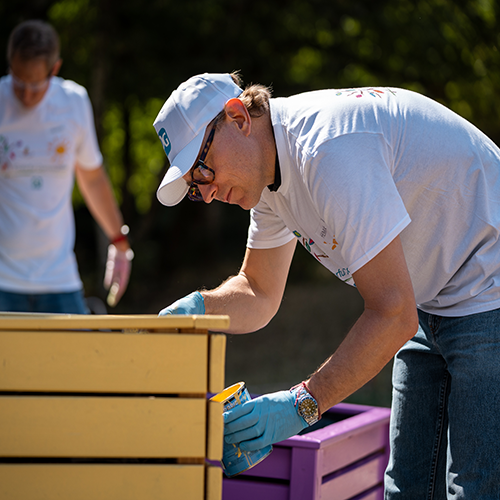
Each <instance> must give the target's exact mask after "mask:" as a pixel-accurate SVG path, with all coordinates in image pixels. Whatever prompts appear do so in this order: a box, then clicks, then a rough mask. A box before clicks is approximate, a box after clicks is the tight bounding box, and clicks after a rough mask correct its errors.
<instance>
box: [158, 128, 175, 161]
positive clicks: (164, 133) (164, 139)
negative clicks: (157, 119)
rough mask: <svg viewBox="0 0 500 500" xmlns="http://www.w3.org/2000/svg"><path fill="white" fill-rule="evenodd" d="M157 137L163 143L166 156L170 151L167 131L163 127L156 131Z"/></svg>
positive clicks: (170, 145) (170, 146)
mask: <svg viewBox="0 0 500 500" xmlns="http://www.w3.org/2000/svg"><path fill="white" fill-rule="evenodd" d="M158 137H159V138H160V141H161V143H162V144H163V149H164V150H165V154H166V155H167V156H168V153H170V150H171V149H172V144H171V143H170V139H169V138H168V135H167V131H166V130H165V129H164V128H163V127H162V128H161V129H160V130H159V131H158Z"/></svg>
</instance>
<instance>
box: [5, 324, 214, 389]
mask: <svg viewBox="0 0 500 500" xmlns="http://www.w3.org/2000/svg"><path fill="white" fill-rule="evenodd" d="M208 343H209V335H200V334H181V335H179V334H177V333H163V334H157V333H133V334H132V333H131V334H123V333H121V332H98V331H93V332H60V331H55V332H44V331H38V332H37V331H31V332H22V331H11V332H2V331H0V353H1V357H2V362H1V363H0V391H45V392H89V393H91V392H109V393H127V392H128V393H146V394H186V393H207V392H208V391H207V389H208V381H207V377H208V375H209V373H210V376H211V377H212V378H213V379H214V380H216V381H217V387H220V386H221V385H223V380H224V355H223V353H222V352H223V346H219V351H221V352H219V353H218V354H217V356H213V361H212V360H209V352H208V348H209V346H208ZM210 357H212V356H210ZM209 361H210V367H209ZM211 392H212V391H211Z"/></svg>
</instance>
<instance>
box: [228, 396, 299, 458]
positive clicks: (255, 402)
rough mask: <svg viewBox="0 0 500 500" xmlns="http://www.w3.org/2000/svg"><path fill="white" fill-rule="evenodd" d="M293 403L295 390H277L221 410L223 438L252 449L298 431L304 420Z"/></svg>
mask: <svg viewBox="0 0 500 500" xmlns="http://www.w3.org/2000/svg"><path fill="white" fill-rule="evenodd" d="M295 403H296V395H295V391H280V392H274V393H272V394H266V395H264V396H260V397H258V398H255V399H252V400H251V401H247V402H246V403H244V404H242V405H238V406H235V407H234V408H231V410H229V411H227V412H225V413H224V435H225V440H226V442H227V443H229V444H233V443H234V444H237V443H239V448H240V449H241V450H243V451H255V450H260V449H262V448H264V447H266V446H267V445H269V444H273V443H278V442H279V441H283V440H284V439H287V438H289V437H290V436H294V435H295V434H298V433H299V432H300V431H301V430H302V429H304V428H305V427H307V423H306V421H305V420H304V419H303V418H302V417H301V416H300V415H299V414H298V413H297V408H296V406H295Z"/></svg>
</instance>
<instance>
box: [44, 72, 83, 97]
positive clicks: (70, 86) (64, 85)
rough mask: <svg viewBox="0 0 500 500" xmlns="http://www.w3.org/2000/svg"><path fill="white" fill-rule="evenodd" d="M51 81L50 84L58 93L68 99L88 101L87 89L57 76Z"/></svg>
mask: <svg viewBox="0 0 500 500" xmlns="http://www.w3.org/2000/svg"><path fill="white" fill-rule="evenodd" d="M52 80H53V82H52V84H53V85H54V87H56V89H57V90H58V92H59V93H61V94H64V95H65V96H67V97H68V98H70V99H78V100H80V99H88V93H87V89H86V88H85V87H84V86H83V85H80V84H79V83H76V82H74V81H73V80H66V79H64V78H60V77H58V76H56V77H53V79H52Z"/></svg>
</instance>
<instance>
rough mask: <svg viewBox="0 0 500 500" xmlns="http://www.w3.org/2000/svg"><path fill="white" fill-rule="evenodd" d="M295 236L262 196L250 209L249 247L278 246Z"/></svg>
mask: <svg viewBox="0 0 500 500" xmlns="http://www.w3.org/2000/svg"><path fill="white" fill-rule="evenodd" d="M294 238H295V236H294V235H293V233H292V232H291V231H290V229H288V228H287V227H286V225H285V223H284V222H283V220H282V219H281V218H280V217H278V216H277V215H276V214H275V213H274V212H273V211H272V210H271V208H270V207H269V205H268V204H267V203H266V202H265V201H264V200H263V199H262V198H261V200H260V201H259V203H258V204H257V206H256V207H254V208H252V210H251V211H250V226H249V228H248V238H247V247H248V248H259V249H262V248H276V247H280V246H282V245H285V244H286V243H288V242H289V241H291V240H293V239H294Z"/></svg>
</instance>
